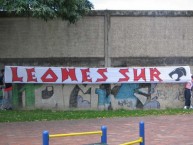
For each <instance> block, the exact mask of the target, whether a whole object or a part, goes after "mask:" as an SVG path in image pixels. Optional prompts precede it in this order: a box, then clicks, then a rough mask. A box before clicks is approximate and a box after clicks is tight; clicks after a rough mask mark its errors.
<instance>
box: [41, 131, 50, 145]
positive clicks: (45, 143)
mask: <svg viewBox="0 0 193 145" xmlns="http://www.w3.org/2000/svg"><path fill="white" fill-rule="evenodd" d="M42 139H43V145H49V132H48V131H44V132H43V133H42Z"/></svg>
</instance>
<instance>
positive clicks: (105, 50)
mask: <svg viewBox="0 0 193 145" xmlns="http://www.w3.org/2000/svg"><path fill="white" fill-rule="evenodd" d="M0 16H1V17H0V50H1V53H0V68H3V66H4V65H27V66H29V65H31V66H77V67H130V66H179V65H189V66H190V67H191V71H192V72H193V53H192V50H193V45H192V44H193V12H192V11H92V12H91V13H90V14H89V15H88V16H86V17H84V18H83V19H81V20H80V21H78V22H77V23H76V24H69V23H68V22H66V21H62V20H59V19H58V20H53V21H48V22H45V21H43V20H39V19H33V18H25V17H8V16H5V15H3V14H0ZM42 92H48V94H49V93H50V94H49V97H48V98H44V96H45V94H43V93H42ZM14 104H15V106H16V107H24V108H57V109H71V108H77V109H84V108H86V109H88V108H90V109H118V108H127V109H135V108H140V109H141V108H181V107H183V104H184V99H183V84H119V85H118V84H109V85H103V84H100V85H51V86H50V85H46V84H44V85H41V86H39V85H33V84H30V85H29V84H28V85H27V84H23V85H14Z"/></svg>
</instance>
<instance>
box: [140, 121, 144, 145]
mask: <svg viewBox="0 0 193 145" xmlns="http://www.w3.org/2000/svg"><path fill="white" fill-rule="evenodd" d="M139 136H140V137H142V139H143V142H141V143H140V145H145V129H144V122H143V121H141V122H140V123H139Z"/></svg>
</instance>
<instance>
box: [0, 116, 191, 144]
mask: <svg viewBox="0 0 193 145" xmlns="http://www.w3.org/2000/svg"><path fill="white" fill-rule="evenodd" d="M140 121H144V123H145V144H146V145H193V115H177V116H161V117H132V118H112V119H89V120H64V121H42V122H39V121H37V122H19V123H0V145H42V132H43V131H44V130H48V131H49V133H50V134H61V133H62V134H64V133H72V132H85V131H86V132H88V131H98V130H100V128H101V126H102V125H105V126H107V129H108V145H119V144H121V143H125V142H128V141H132V140H136V139H138V137H139V122H140ZM97 142H100V136H99V135H89V136H76V137H75V136H74V137H61V138H51V139H50V145H83V144H84V145H85V144H91V143H97Z"/></svg>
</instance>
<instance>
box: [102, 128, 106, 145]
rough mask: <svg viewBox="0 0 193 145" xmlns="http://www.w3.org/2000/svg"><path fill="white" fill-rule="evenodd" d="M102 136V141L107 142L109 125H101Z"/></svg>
mask: <svg viewBox="0 0 193 145" xmlns="http://www.w3.org/2000/svg"><path fill="white" fill-rule="evenodd" d="M101 131H102V136H101V143H102V144H106V143H107V127H106V126H102V127H101Z"/></svg>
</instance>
